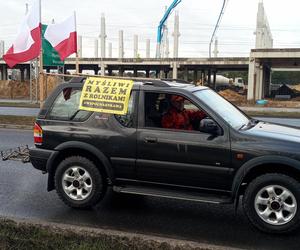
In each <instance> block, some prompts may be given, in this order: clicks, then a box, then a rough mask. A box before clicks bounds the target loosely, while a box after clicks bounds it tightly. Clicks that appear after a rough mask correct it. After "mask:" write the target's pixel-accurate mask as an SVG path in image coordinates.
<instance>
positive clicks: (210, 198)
mask: <svg viewBox="0 0 300 250" xmlns="http://www.w3.org/2000/svg"><path fill="white" fill-rule="evenodd" d="M113 191H115V192H117V193H126V194H137V195H145V196H153V197H162V198H169V199H177V200H186V201H195V202H205V203H214V204H228V203H232V200H231V198H230V197H229V196H218V195H215V194H203V193H198V192H185V191H175V190H165V189H159V188H148V187H135V186H125V187H119V186H113Z"/></svg>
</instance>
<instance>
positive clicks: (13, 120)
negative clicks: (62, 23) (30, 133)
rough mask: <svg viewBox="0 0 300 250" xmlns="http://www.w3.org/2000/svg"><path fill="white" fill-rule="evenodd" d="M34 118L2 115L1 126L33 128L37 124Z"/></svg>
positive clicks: (0, 118)
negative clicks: (10, 125) (11, 125)
mask: <svg viewBox="0 0 300 250" xmlns="http://www.w3.org/2000/svg"><path fill="white" fill-rule="evenodd" d="M35 119H36V118H35V117H34V116H14V115H0V124H13V125H24V126H32V127H33V125H34V122H35Z"/></svg>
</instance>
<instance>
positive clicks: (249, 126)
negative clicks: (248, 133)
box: [239, 119, 259, 130]
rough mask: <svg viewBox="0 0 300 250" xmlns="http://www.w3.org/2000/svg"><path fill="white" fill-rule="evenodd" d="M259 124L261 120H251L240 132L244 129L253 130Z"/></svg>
mask: <svg viewBox="0 0 300 250" xmlns="http://www.w3.org/2000/svg"><path fill="white" fill-rule="evenodd" d="M257 123H259V120H256V119H250V120H249V122H248V124H243V125H242V126H241V127H240V128H239V130H242V129H243V128H244V127H245V129H249V128H253V127H254V126H255V125H256V124H257Z"/></svg>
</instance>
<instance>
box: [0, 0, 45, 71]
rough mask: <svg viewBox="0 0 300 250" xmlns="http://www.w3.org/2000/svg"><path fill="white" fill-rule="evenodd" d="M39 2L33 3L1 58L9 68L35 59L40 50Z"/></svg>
mask: <svg viewBox="0 0 300 250" xmlns="http://www.w3.org/2000/svg"><path fill="white" fill-rule="evenodd" d="M41 43H42V42H41V8H40V0H36V1H34V3H33V4H32V6H31V8H30V10H29V11H28V13H27V14H26V15H25V17H24V18H23V20H22V23H21V25H20V28H19V31H18V34H17V38H16V39H15V41H14V42H13V44H12V46H11V47H10V48H9V50H8V51H7V52H6V54H5V55H4V56H3V60H4V61H5V62H6V63H7V65H8V66H9V67H10V68H13V67H14V66H15V65H16V64H18V63H22V62H27V61H30V60H32V59H34V58H37V57H38V56H39V54H40V49H41Z"/></svg>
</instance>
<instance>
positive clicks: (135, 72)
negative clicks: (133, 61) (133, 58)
mask: <svg viewBox="0 0 300 250" xmlns="http://www.w3.org/2000/svg"><path fill="white" fill-rule="evenodd" d="M133 76H134V77H137V76H138V71H137V69H134V70H133Z"/></svg>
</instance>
